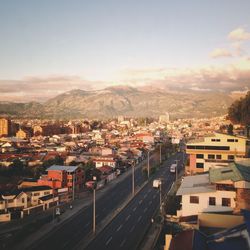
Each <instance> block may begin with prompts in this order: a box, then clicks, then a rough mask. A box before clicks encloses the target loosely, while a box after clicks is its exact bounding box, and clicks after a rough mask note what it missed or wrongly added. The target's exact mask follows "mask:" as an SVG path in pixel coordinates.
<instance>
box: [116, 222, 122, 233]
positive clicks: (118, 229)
mask: <svg viewBox="0 0 250 250" xmlns="http://www.w3.org/2000/svg"><path fill="white" fill-rule="evenodd" d="M121 228H122V224H121V225H120V226H119V227H118V228H117V229H116V232H118V231H120V230H121Z"/></svg>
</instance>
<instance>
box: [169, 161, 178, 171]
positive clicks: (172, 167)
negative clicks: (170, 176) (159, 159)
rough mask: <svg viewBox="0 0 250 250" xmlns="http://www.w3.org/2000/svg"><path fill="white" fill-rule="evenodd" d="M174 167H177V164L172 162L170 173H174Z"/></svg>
mask: <svg viewBox="0 0 250 250" xmlns="http://www.w3.org/2000/svg"><path fill="white" fill-rule="evenodd" d="M176 168H177V164H176V163H173V164H172V165H171V166H170V173H175V171H176Z"/></svg>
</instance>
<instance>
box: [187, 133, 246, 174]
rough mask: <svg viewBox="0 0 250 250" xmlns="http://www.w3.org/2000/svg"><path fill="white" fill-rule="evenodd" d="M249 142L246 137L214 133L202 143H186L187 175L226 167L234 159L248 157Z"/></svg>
mask: <svg viewBox="0 0 250 250" xmlns="http://www.w3.org/2000/svg"><path fill="white" fill-rule="evenodd" d="M249 149H250V140H248V139H247V138H246V137H241V136H234V135H228V134H221V133H215V134H214V135H211V136H207V137H204V139H202V141H196V142H190V143H187V147H186V153H187V154H188V156H189V161H188V162H189V165H188V166H187V167H186V173H187V174H195V173H201V172H206V171H208V170H209V169H210V168H216V167H223V166H227V165H228V164H229V163H230V162H233V161H234V159H237V158H244V157H248V153H249Z"/></svg>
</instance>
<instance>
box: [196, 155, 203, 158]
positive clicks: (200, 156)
mask: <svg viewBox="0 0 250 250" xmlns="http://www.w3.org/2000/svg"><path fill="white" fill-rule="evenodd" d="M196 158H197V159H203V158H204V155H203V154H197V155H196Z"/></svg>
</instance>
